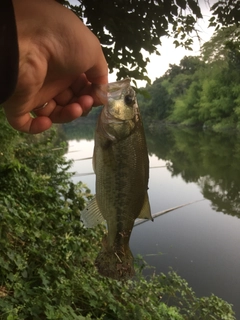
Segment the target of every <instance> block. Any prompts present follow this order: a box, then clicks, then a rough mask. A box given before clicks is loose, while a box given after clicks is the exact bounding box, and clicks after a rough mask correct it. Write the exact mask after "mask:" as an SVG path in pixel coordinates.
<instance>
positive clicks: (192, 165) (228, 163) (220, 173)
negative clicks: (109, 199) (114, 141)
mask: <svg viewBox="0 0 240 320" xmlns="http://www.w3.org/2000/svg"><path fill="white" fill-rule="evenodd" d="M147 141H148V147H149V151H150V152H152V153H154V154H155V155H157V156H158V157H159V158H161V159H164V160H168V161H169V165H168V170H169V171H171V173H172V176H173V177H174V176H178V175H180V176H181V177H182V179H183V180H184V181H186V182H188V183H189V182H195V183H197V185H199V187H200V188H201V192H202V194H203V196H204V198H206V199H209V200H210V201H211V203H212V208H213V209H214V210H216V211H219V212H224V213H226V214H230V215H233V216H237V217H240V197H239V195H240V167H239V163H240V162H239V161H240V136H239V135H238V134H236V133H234V134H233V133H214V132H210V131H202V130H197V129H177V128H171V127H170V128H167V127H163V128H158V129H155V130H154V133H149V132H147Z"/></svg>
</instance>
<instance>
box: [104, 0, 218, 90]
mask: <svg viewBox="0 0 240 320" xmlns="http://www.w3.org/2000/svg"><path fill="white" fill-rule="evenodd" d="M215 2H216V0H209V1H205V0H199V3H200V6H201V10H202V14H203V19H199V20H198V22H197V29H198V31H199V35H200V38H201V42H199V40H198V39H197V38H194V43H193V46H192V49H193V51H189V50H186V49H184V48H182V47H178V48H175V45H174V44H173V41H174V40H173V39H172V38H167V37H162V38H161V41H162V45H161V46H159V47H158V48H159V52H160V54H161V55H160V56H158V55H156V54H152V55H150V56H149V58H150V62H149V63H148V65H147V71H148V77H149V78H150V79H151V81H152V82H153V81H154V80H155V79H156V78H159V77H161V76H162V75H163V74H164V73H165V72H166V71H167V70H168V69H169V64H179V62H180V60H181V59H182V58H183V57H184V56H190V55H191V56H197V55H199V54H200V48H201V46H202V45H203V43H204V42H206V41H208V40H210V38H211V36H212V34H213V31H214V28H208V20H209V18H210V17H211V13H210V7H209V4H210V6H212V5H213V4H214V3H215ZM113 81H116V74H115V73H112V74H110V75H109V82H113ZM137 85H138V87H145V85H146V82H145V81H137Z"/></svg>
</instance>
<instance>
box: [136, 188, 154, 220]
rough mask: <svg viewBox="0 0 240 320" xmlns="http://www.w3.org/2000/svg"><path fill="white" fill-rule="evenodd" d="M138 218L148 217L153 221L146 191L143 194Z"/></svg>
mask: <svg viewBox="0 0 240 320" xmlns="http://www.w3.org/2000/svg"><path fill="white" fill-rule="evenodd" d="M138 218H139V219H149V220H152V221H153V218H152V215H151V209H150V204H149V199H148V193H147V192H146V194H145V198H144V203H143V207H142V210H141V212H140V214H139V216H138Z"/></svg>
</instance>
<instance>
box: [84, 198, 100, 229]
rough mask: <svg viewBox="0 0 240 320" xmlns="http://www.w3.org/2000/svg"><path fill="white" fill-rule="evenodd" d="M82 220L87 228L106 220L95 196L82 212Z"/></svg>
mask: <svg viewBox="0 0 240 320" xmlns="http://www.w3.org/2000/svg"><path fill="white" fill-rule="evenodd" d="M81 220H82V222H83V223H84V225H85V226H86V227H87V228H93V227H96V225H98V224H100V223H102V222H103V221H104V218H103V216H102V214H101V212H100V210H99V208H98V204H97V201H96V197H95V196H94V197H93V199H92V200H91V201H90V202H89V203H88V205H87V206H86V208H85V209H84V210H83V211H82V212H81Z"/></svg>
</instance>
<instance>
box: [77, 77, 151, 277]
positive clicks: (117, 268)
mask: <svg viewBox="0 0 240 320" xmlns="http://www.w3.org/2000/svg"><path fill="white" fill-rule="evenodd" d="M100 94H101V92H100ZM93 168H94V172H95V174H96V196H95V197H94V198H93V200H92V201H91V202H90V203H89V205H88V206H87V207H86V208H85V209H84V211H83V212H82V214H81V217H82V220H83V222H84V223H85V225H86V226H87V227H94V226H95V225H96V224H98V223H100V222H102V221H103V220H106V222H107V229H108V234H107V236H106V237H105V238H104V239H103V242H102V249H101V251H100V253H99V254H98V257H97V259H96V262H95V264H96V267H97V269H98V271H99V273H100V274H101V275H103V276H106V277H110V278H113V279H117V280H126V279H129V278H131V277H132V276H133V275H134V263H133V262H134V261H133V255H132V253H131V251H130V248H129V240H130V235H131V232H132V229H133V226H134V221H135V219H136V218H138V217H139V218H146V219H152V217H151V213H150V205H149V201H148V194H147V189H148V177H149V160H148V152H147V146H146V140H145V135H144V130H143V125H142V121H141V117H140V114H139V109H138V104H137V100H136V94H135V91H134V90H133V89H132V88H131V86H130V79H125V80H122V81H118V82H114V83H110V84H108V88H107V103H106V104H105V106H104V107H103V110H102V112H101V114H100V116H99V119H98V123H97V128H96V132H95V147H94V155H93Z"/></svg>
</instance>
